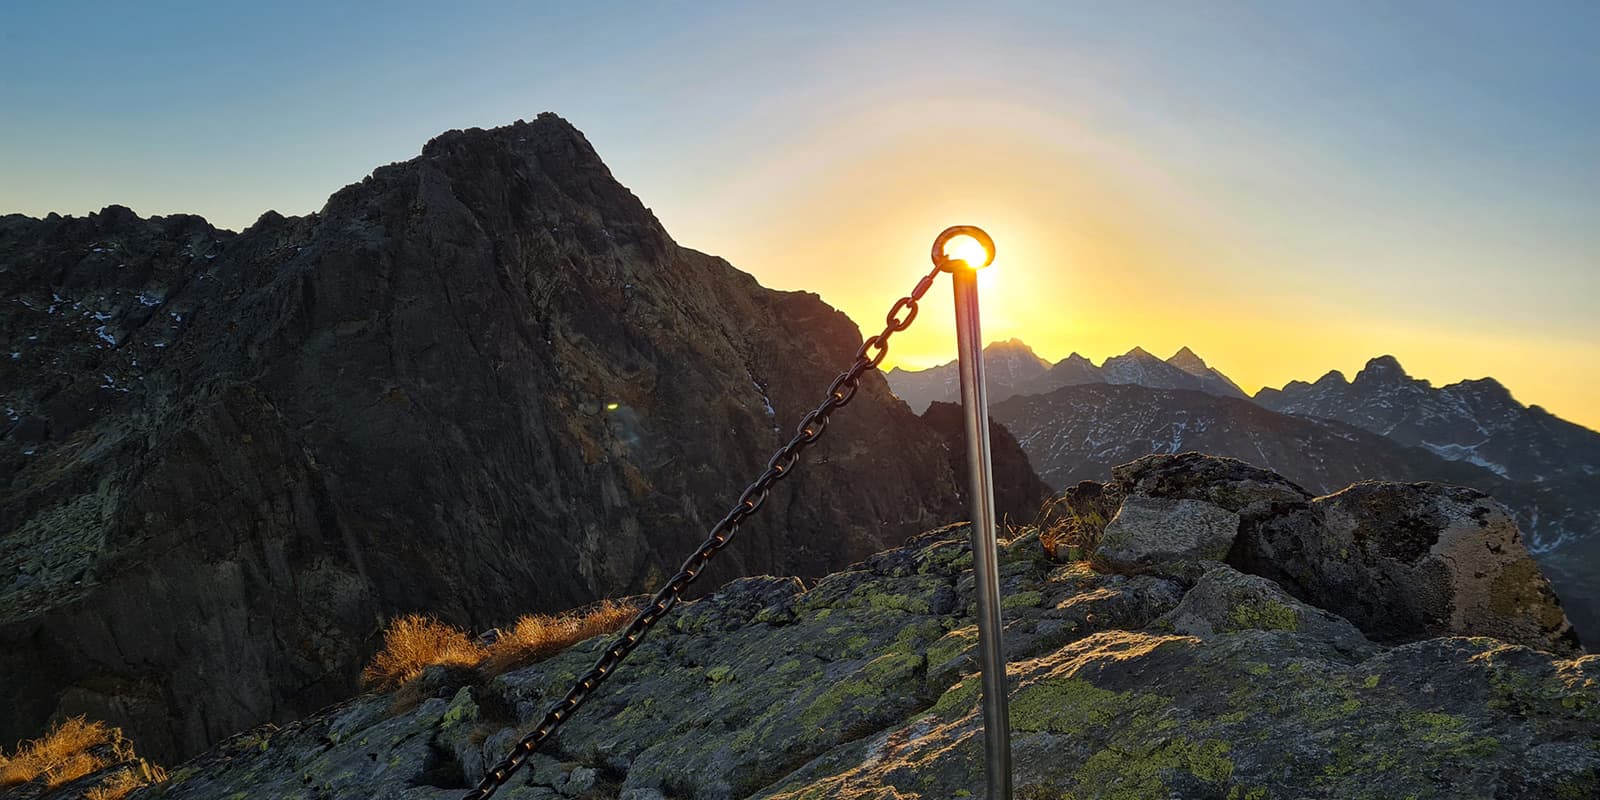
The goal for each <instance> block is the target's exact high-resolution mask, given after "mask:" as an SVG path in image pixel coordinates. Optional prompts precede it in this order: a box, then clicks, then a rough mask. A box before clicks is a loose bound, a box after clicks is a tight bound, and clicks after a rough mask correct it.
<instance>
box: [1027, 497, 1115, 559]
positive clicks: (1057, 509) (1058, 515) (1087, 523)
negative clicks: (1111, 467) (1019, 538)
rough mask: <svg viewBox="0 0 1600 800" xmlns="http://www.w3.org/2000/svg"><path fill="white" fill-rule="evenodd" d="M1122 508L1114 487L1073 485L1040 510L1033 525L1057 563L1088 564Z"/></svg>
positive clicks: (1040, 541) (1045, 547) (1040, 540)
mask: <svg viewBox="0 0 1600 800" xmlns="http://www.w3.org/2000/svg"><path fill="white" fill-rule="evenodd" d="M1121 507H1122V491H1121V489H1120V487H1117V486H1116V485H1114V484H1112V485H1101V484H1097V483H1093V482H1091V481H1084V482H1082V483H1079V484H1078V485H1076V486H1072V487H1070V488H1068V489H1067V490H1066V491H1065V492H1063V493H1062V494H1060V495H1057V496H1056V497H1054V498H1051V500H1050V501H1049V502H1047V503H1045V505H1044V508H1043V509H1041V510H1040V512H1039V518H1038V520H1037V522H1036V523H1035V524H1036V525H1037V526H1038V528H1039V543H1040V544H1042V545H1044V549H1045V552H1046V553H1049V554H1050V557H1051V558H1054V559H1056V560H1058V561H1088V560H1090V559H1091V558H1092V557H1093V556H1094V552H1095V549H1096V548H1098V547H1099V546H1100V537H1101V536H1102V535H1104V534H1105V531H1106V525H1107V524H1108V523H1109V522H1110V521H1111V518H1112V517H1114V516H1116V515H1117V510H1118V509H1120V508H1121Z"/></svg>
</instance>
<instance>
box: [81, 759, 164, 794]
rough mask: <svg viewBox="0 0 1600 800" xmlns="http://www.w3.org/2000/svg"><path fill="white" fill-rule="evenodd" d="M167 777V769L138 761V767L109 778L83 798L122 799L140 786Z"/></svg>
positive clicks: (157, 781)
mask: <svg viewBox="0 0 1600 800" xmlns="http://www.w3.org/2000/svg"><path fill="white" fill-rule="evenodd" d="M166 779H167V771H166V770H164V769H162V768H160V767H158V766H155V765H153V764H146V763H145V762H143V761H141V762H139V767H138V769H134V768H131V767H130V768H128V769H125V770H122V771H121V772H118V773H117V774H116V775H114V776H112V777H111V779H110V780H107V781H106V782H104V783H102V784H100V785H99V786H96V787H94V788H93V789H90V790H89V791H88V792H86V793H84V795H83V800H122V798H124V797H127V796H128V795H129V794H131V793H132V792H133V790H134V789H137V788H139V787H141V786H149V785H150V784H152V783H160V782H162V781H164V780H166Z"/></svg>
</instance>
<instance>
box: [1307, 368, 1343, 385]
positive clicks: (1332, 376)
mask: <svg viewBox="0 0 1600 800" xmlns="http://www.w3.org/2000/svg"><path fill="white" fill-rule="evenodd" d="M1347 383H1349V381H1347V380H1345V377H1344V373H1343V372H1340V371H1339V370H1336V369H1330V370H1328V371H1327V372H1326V373H1325V374H1324V375H1323V376H1322V377H1320V378H1318V379H1317V382H1316V383H1314V384H1312V385H1313V386H1343V385H1345V384H1347Z"/></svg>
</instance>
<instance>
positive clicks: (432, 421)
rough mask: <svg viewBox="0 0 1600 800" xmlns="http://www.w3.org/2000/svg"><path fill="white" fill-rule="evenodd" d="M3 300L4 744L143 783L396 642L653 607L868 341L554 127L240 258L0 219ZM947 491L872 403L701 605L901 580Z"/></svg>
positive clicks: (171, 234)
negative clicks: (104, 726) (850, 576)
mask: <svg viewBox="0 0 1600 800" xmlns="http://www.w3.org/2000/svg"><path fill="white" fill-rule="evenodd" d="M907 278H908V281H907V282H908V285H909V283H910V282H911V281H913V280H914V279H915V274H912V275H908V276H907ZM0 297H4V298H5V299H4V301H3V303H0V340H3V341H5V342H7V343H8V351H14V352H6V353H0V408H3V409H4V413H5V415H6V417H5V420H4V421H3V422H0V570H3V571H0V684H3V685H5V687H6V698H7V701H6V702H5V703H3V704H0V741H15V740H17V739H20V738H23V737H26V736H32V735H36V734H37V733H38V732H39V731H40V730H42V729H43V728H44V726H45V722H46V720H47V719H50V718H52V717H59V716H61V715H68V714H79V713H82V714H86V715H88V716H89V717H90V718H94V719H103V720H106V721H108V722H110V723H112V724H115V725H117V726H120V727H121V728H123V729H124V730H125V731H126V732H127V734H128V735H129V736H130V737H131V738H132V739H134V740H135V741H137V742H138V743H139V745H140V748H141V752H144V753H146V754H148V755H150V756H152V757H154V758H155V759H157V760H158V761H162V762H170V761H171V760H172V759H174V758H176V757H179V756H182V755H187V754H191V753H194V752H196V751H198V750H200V749H201V748H204V747H206V746H208V745H209V744H211V743H213V742H215V741H217V740H218V739H220V738H221V737H224V736H227V735H229V734H232V733H234V732H235V731H237V730H239V729H242V728H245V727H249V726H251V725H256V724H259V723H262V722H267V721H279V722H285V721H288V720H291V719H294V718H297V717H299V716H302V715H303V714H305V713H308V712H310V711H312V710H314V709H316V708H319V707H321V706H324V705H326V704H328V703H330V702H333V701H335V700H338V699H341V698H345V697H348V696H350V694H351V693H353V691H354V690H355V687H356V674H357V671H358V670H359V668H360V666H361V664H362V662H363V661H364V660H365V659H366V658H367V657H368V656H369V655H370V654H371V653H372V651H373V650H374V649H375V647H376V645H377V635H378V633H379V631H380V630H381V628H382V625H383V622H384V620H385V619H386V618H388V617H390V616H391V615H395V614H399V613H404V612H410V611H424V612H428V613H433V614H437V615H439V616H441V617H442V618H444V619H446V620H448V621H450V622H452V623H454V624H457V625H460V626H463V627H470V628H476V629H482V628H487V627H490V626H492V625H496V624H502V623H505V622H507V621H509V620H510V619H512V618H514V617H515V616H516V615H517V614H520V613H525V612H530V611H540V610H555V609H561V608H567V607H571V606H575V605H579V604H583V603H586V602H588V601H590V600H593V599H595V598H597V597H601V596H617V595H625V594H631V593H636V592H639V591H642V590H645V589H647V588H652V587H653V586H654V584H655V583H656V582H657V581H658V580H659V579H660V578H661V577H663V576H664V575H666V574H669V572H670V571H671V570H673V569H675V568H676V566H677V565H678V563H679V562H680V561H681V559H682V558H683V556H684V554H685V553H686V552H688V551H689V549H690V548H691V547H692V546H693V545H694V544H696V543H698V541H699V540H700V538H701V537H702V536H703V535H704V531H705V529H706V528H707V527H708V526H709V525H710V524H711V523H712V522H714V521H715V520H716V519H718V518H719V517H720V516H721V515H722V514H723V513H724V511H725V510H726V508H727V507H728V505H729V504H730V503H731V502H732V500H733V499H734V498H735V496H736V493H737V491H738V490H739V489H740V488H742V487H743V486H744V485H745V484H746V483H747V482H748V481H749V479H750V478H751V477H752V476H754V475H755V474H757V473H758V472H759V471H760V470H761V469H762V468H763V467H764V466H765V464H766V460H767V458H768V456H769V455H770V453H771V451H772V450H773V449H775V448H776V447H777V446H778V445H779V444H781V443H782V442H783V441H786V440H787V438H788V436H789V435H790V433H791V431H792V428H793V427H794V425H795V424H796V423H797V422H798V421H799V419H800V417H801V416H802V414H803V413H804V412H805V411H807V410H809V409H810V408H812V407H813V406H814V405H815V404H816V403H817V402H818V401H819V400H820V397H821V392H822V391H823V389H824V388H825V387H826V386H827V385H828V383H829V381H830V380H831V379H832V378H833V377H834V375H836V374H837V373H838V372H839V371H840V370H841V369H842V368H843V367H844V366H845V365H847V364H848V363H849V360H850V358H851V357H852V356H853V354H854V352H855V349H856V348H857V347H858V346H859V343H860V341H861V336H860V333H859V331H858V330H857V329H856V327H855V326H854V325H853V324H852V323H851V322H850V320H849V319H847V318H846V317H845V316H844V315H843V314H841V313H839V312H837V311H835V310H834V309H832V308H830V307H828V306H827V305H826V304H824V303H823V302H821V301H820V300H819V299H818V298H817V297H816V296H815V295H811V294H806V293H802V292H779V291H773V290H769V289H766V288H763V287H761V286H760V285H758V284H757V283H756V281H755V280H754V279H753V278H752V277H750V276H749V275H747V274H745V273H742V272H740V271H738V270H736V269H734V268H733V267H731V266H730V265H729V264H728V263H727V262H725V261H723V260H721V259H718V258H714V257H712V256H708V255H705V254H702V253H698V252H695V251H693V250H690V249H687V248H684V247H681V246H679V245H678V244H676V243H674V242H673V241H672V239H671V238H670V237H669V236H668V235H667V233H666V231H664V230H663V229H662V227H661V225H660V223H659V222H658V221H657V220H656V218H655V217H654V215H652V214H651V213H650V211H649V210H648V209H647V208H646V207H645V206H644V205H643V204H642V203H641V202H640V201H639V199H638V198H636V197H635V196H634V195H633V194H632V193H631V192H629V191H628V190H627V189H626V188H624V187H623V186H622V185H621V184H620V183H618V182H617V181H616V180H615V179H614V178H613V177H612V175H611V173H610V172H609V171H608V170H607V169H606V167H605V165H604V164H603V163H602V162H601V161H600V159H599V157H598V156H597V155H596V154H595V152H594V150H593V149H592V148H591V147H590V145H589V143H588V142H587V141H585V139H584V137H583V136H582V135H581V134H580V133H579V132H578V131H577V130H575V129H574V128H573V127H572V126H570V125H569V124H567V123H566V122H565V121H563V120H561V119H559V118H557V117H555V116H553V115H544V116H541V117H539V118H538V119H537V120H533V121H530V122H519V123H517V124H515V125H510V126H507V127H504V128H499V129H495V130H466V131H452V132H450V133H447V134H444V135H442V136H440V137H438V138H436V139H434V140H433V141H431V142H429V143H428V145H427V146H426V148H424V150H423V152H422V154H421V155H420V156H419V157H417V158H415V159H412V160H410V161H406V162H403V163H397V164H392V165H389V166H385V167H381V168H379V169H377V170H375V171H374V172H373V173H372V175H371V176H369V177H367V178H366V179H364V180H362V181H361V182H360V183H357V184H354V185H352V186H349V187H346V188H345V189H343V190H341V191H339V192H337V193H335V194H334V195H333V196H332V197H331V198H330V199H329V200H328V203H327V205H326V206H325V207H324V208H323V209H322V210H321V211H320V212H318V213H316V214H313V215H310V216H307V217H301V218H285V217H282V216H279V215H277V214H273V213H270V212H269V213H268V214H265V215H263V216H262V218H261V219H260V220H259V221H258V222H257V223H256V224H255V225H253V226H251V227H250V228H249V229H248V230H246V231H243V232H241V233H237V234H235V233H231V232H228V231H221V230H217V229H215V228H213V227H212V226H210V225H208V224H206V222H205V221H204V220H201V219H199V218H197V217H187V216H177V217H164V218H155V219H141V218H139V217H137V216H136V215H134V214H133V213H132V212H131V211H129V210H127V209H124V208H119V207H111V208H108V209H106V210H105V211H104V212H102V213H100V214H95V215H91V216H90V217H88V218H71V217H67V218H62V217H57V216H51V217H49V218H47V219H42V220H39V219H29V218H26V217H21V216H17V215H12V216H7V217H3V218H0ZM892 300H893V298H885V303H886V304H887V303H888V302H891V301H892ZM956 484H957V482H956V480H955V479H954V477H953V476H952V474H951V470H950V466H949V463H948V457H947V453H946V450H945V448H944V447H943V445H942V442H941V441H940V439H939V436H938V434H937V433H936V432H934V431H932V430H930V428H929V427H928V426H927V425H925V424H924V423H922V422H921V420H919V419H918V418H917V417H916V416H915V415H913V414H912V413H911V412H910V410H909V409H907V408H906V407H905V406H904V405H903V404H902V403H900V402H899V401H897V400H896V399H895V398H893V397H892V396H891V395H890V393H889V392H888V389H887V386H886V385H885V383H884V382H883V379H882V377H881V376H880V375H878V374H876V373H872V374H868V375H867V376H866V377H865V378H864V379H863V383H862V387H861V390H860V392H859V396H858V397H857V398H856V399H855V400H854V401H853V402H852V403H851V405H850V407H849V408H847V409H844V410H843V411H841V412H840V413H839V414H838V415H836V416H835V418H834V422H833V423H832V424H831V425H830V426H829V430H828V433H827V436H826V437H824V439H823V440H822V442H821V443H820V444H819V445H818V446H817V448H816V449H814V450H812V451H811V452H810V453H809V454H808V456H807V458H806V463H805V464H804V467H803V469H801V470H799V471H797V473H796V474H795V475H794V476H793V477H791V478H789V479H788V480H786V481H785V482H783V483H781V484H779V485H778V486H777V487H776V488H775V489H774V491H773V493H772V496H771V499H770V500H769V501H768V502H767V504H766V507H765V508H764V509H763V513H762V514H761V515H759V516H758V517H757V518H756V519H753V520H752V521H751V522H750V523H749V524H748V525H746V526H745V528H744V529H743V530H742V531H741V532H740V540H739V542H738V543H737V546H735V547H732V548H730V549H729V550H727V551H726V553H725V554H724V555H723V556H722V557H721V558H719V559H718V562H717V564H716V566H715V568H714V569H713V570H712V571H711V572H710V573H709V574H708V575H706V576H705V578H704V579H703V585H704V586H706V587H708V588H709V587H714V586H715V585H717V584H718V583H721V582H723V581H725V580H727V579H729V578H732V577H735V576H738V575H744V574H753V573H779V574H800V575H819V574H823V573H825V572H827V571H829V570H831V569H836V568H838V567H839V566H840V565H843V564H847V563H850V562H851V561H853V560H855V559H859V558H862V557H864V556H866V555H868V554H870V553H872V552H876V551H879V550H882V549H884V548H886V547H891V546H894V545H896V544H898V543H900V542H901V541H902V540H903V539H904V538H905V537H906V536H907V535H910V534H914V533H917V532H920V531H923V530H926V529H927V528H929V527H931V526H933V525H937V524H942V523H945V522H948V521H949V520H952V519H960V518H962V516H963V515H964V514H963V512H962V510H961V503H960V502H959V498H958V497H957V494H956V490H955V486H956ZM824 496H825V497H826V500H825V501H821V502H819V498H821V497H824Z"/></svg>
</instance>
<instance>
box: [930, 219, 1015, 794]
mask: <svg viewBox="0 0 1600 800" xmlns="http://www.w3.org/2000/svg"><path fill="white" fill-rule="evenodd" d="M957 236H970V237H972V238H973V239H976V240H977V241H978V243H980V244H982V245H983V247H984V249H985V251H986V257H985V261H984V263H982V264H972V263H968V262H967V261H963V260H960V259H959V258H952V257H951V256H949V255H946V254H945V252H944V248H945V244H946V243H947V242H948V241H949V240H951V239H953V238H955V237H957ZM933 258H934V262H935V263H936V264H938V265H939V266H940V267H941V268H942V269H945V270H946V271H948V272H950V273H951V278H952V279H954V283H955V300H956V347H957V356H958V369H959V372H960V375H961V409H962V411H963V412H964V414H963V416H964V417H965V418H966V428H967V478H968V481H967V494H968V497H969V498H970V502H971V507H972V573H973V577H974V580H975V584H976V592H977V595H978V655H979V663H980V666H981V667H982V670H983V673H982V684H983V697H982V702H983V743H984V755H985V763H986V765H987V771H988V779H989V800H1011V718H1010V714H1009V712H1008V711H1007V708H1006V659H1005V652H1004V648H1003V647H1002V641H1001V627H1000V625H1001V622H1000V571H999V566H998V564H997V563H996V562H997V561H998V559H999V544H998V542H997V541H996V538H995V520H994V517H995V514H994V466H993V463H992V462H991V460H990V457H989V391H988V388H987V387H986V386H985V385H984V380H983V331H982V325H981V324H980V320H979V318H978V270H979V269H982V268H983V267H986V266H988V265H989V263H990V262H992V261H993V260H994V240H993V239H990V238H989V234H987V233H984V231H983V230H982V229H981V228H977V227H973V226H970V225H958V226H955V227H952V228H948V229H946V230H945V232H944V233H941V234H939V238H938V239H936V240H935V241H934V245H933Z"/></svg>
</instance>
